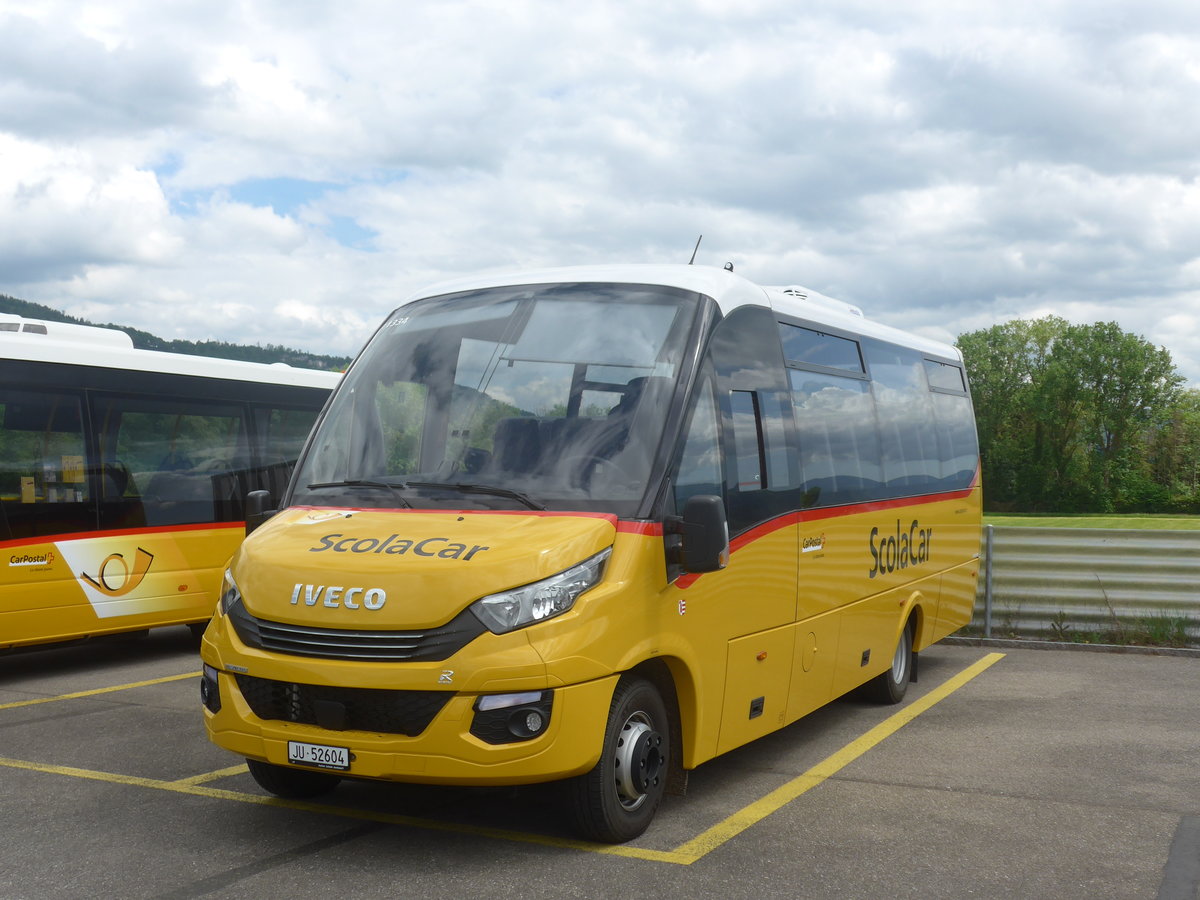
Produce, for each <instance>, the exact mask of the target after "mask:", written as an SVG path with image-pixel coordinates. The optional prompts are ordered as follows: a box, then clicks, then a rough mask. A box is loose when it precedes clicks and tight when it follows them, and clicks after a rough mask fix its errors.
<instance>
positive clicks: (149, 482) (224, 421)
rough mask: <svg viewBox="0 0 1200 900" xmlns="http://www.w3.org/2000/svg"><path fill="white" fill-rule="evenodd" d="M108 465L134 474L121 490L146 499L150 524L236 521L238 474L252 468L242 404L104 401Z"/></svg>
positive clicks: (103, 446) (103, 448)
mask: <svg viewBox="0 0 1200 900" xmlns="http://www.w3.org/2000/svg"><path fill="white" fill-rule="evenodd" d="M96 408H97V415H98V419H99V421H101V422H102V423H103V427H102V431H101V437H100V452H101V458H102V464H103V465H105V466H112V467H113V468H115V469H118V470H121V471H123V472H125V473H128V476H127V481H126V484H125V487H124V490H123V491H122V496H123V497H126V498H131V497H137V498H139V499H140V500H141V504H142V510H143V513H144V516H145V523H146V524H147V525H184V524H195V523H202V522H214V521H215V522H221V521H236V520H237V518H238V516H239V513H240V506H238V503H239V497H238V494H237V485H236V477H235V476H236V473H238V472H241V471H245V470H247V469H248V468H249V467H250V462H251V460H250V452H249V444H248V441H247V434H246V425H245V417H244V415H243V409H242V407H241V406H240V405H238V404H232V403H221V402H208V401H203V400H177V401H170V402H168V401H163V400H149V399H144V398H137V397H105V398H102V399H100V400H98V401H97V404H96Z"/></svg>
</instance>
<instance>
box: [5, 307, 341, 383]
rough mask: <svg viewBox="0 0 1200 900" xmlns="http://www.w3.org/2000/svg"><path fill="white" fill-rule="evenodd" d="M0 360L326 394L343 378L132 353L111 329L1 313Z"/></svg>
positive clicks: (277, 365)
mask: <svg viewBox="0 0 1200 900" xmlns="http://www.w3.org/2000/svg"><path fill="white" fill-rule="evenodd" d="M0 358H2V359H18V360H28V361H29V362H52V363H61V364H63V365H74V366H100V367H101V368H106V369H130V370H134V371H138V372H166V373H169V374H172V375H192V376H196V377H199V378H225V379H228V380H230V381H254V382H266V383H270V384H291V385H296V386H298V387H315V388H323V389H325V390H332V389H333V388H334V386H335V385H336V384H337V382H338V379H339V378H340V377H341V374H340V373H338V372H323V371H321V370H319V369H299V368H295V367H293V366H289V365H286V364H284V363H270V364H267V363H254V362H243V361H241V360H235V359H218V358H216V357H212V356H192V355H190V354H186V353H166V352H163V351H159V350H136V349H134V346H133V340H132V339H131V338H130V337H129V335H128V334H126V333H125V332H123V331H118V330H116V329H114V328H97V327H94V326H90V325H74V324H71V323H67V322H48V321H44V320H41V319H27V318H23V317H22V316H14V315H7V314H2V313H0Z"/></svg>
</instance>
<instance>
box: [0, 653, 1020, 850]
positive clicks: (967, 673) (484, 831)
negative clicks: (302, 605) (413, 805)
mask: <svg viewBox="0 0 1200 900" xmlns="http://www.w3.org/2000/svg"><path fill="white" fill-rule="evenodd" d="M1003 658H1004V654H1003V653H990V654H988V655H987V656H985V657H983V658H982V659H980V660H979V661H978V662H976V663H974V664H973V665H971V666H968V667H967V668H966V669H964V670H963V671H961V672H959V673H958V674H957V675H955V676H953V677H952V678H950V679H948V680H947V681H946V682H944V683H943V684H941V685H939V686H938V687H936V688H934V689H933V690H932V691H930V692H929V693H928V694H925V695H924V696H923V697H920V698H919V699H917V700H914V701H913V702H912V703H910V704H909V705H908V706H906V707H904V708H903V709H901V710H899V711H898V712H896V713H895V714H893V715H892V716H889V717H888V718H887V719H885V720H884V721H883V722H881V723H879V724H878V725H876V726H875V727H874V728H872V729H871V730H870V731H868V732H867V733H866V734H864V735H862V737H859V738H858V739H856V740H854V741H852V742H850V743H849V744H847V745H846V746H845V747H843V748H842V749H841V750H839V751H838V752H836V753H834V754H833V755H831V756H829V757H827V758H826V759H824V760H823V761H821V762H819V763H817V765H815V766H813V767H812V768H811V769H809V770H808V771H807V772H805V773H803V774H802V775H798V776H797V777H796V778H793V779H792V780H791V781H789V782H788V783H787V784H785V785H783V786H782V787H779V788H776V789H775V790H774V791H772V792H771V793H769V794H767V795H766V796H765V797H762V798H761V799H759V800H756V801H754V802H753V803H751V804H749V805H748V806H746V807H744V808H743V809H741V810H739V811H738V812H736V813H734V814H733V815H731V816H729V817H728V818H727V819H725V820H724V821H723V822H719V823H717V824H716V825H714V826H713V827H712V828H709V829H708V830H706V831H704V832H702V833H701V834H699V835H697V836H696V837H694V838H693V839H692V840H690V841H687V842H686V843H684V844H681V845H680V846H679V847H677V848H675V849H674V850H649V849H643V848H640V847H628V846H623V845H622V846H612V845H608V844H593V843H589V842H587V841H576V840H570V839H567V838H557V837H551V836H548V835H538V834H528V833H525V832H518V831H507V830H505V829H501V828H488V827H483V826H478V825H465V824H460V823H450V822H438V821H434V820H432V819H420V818H417V817H415V816H405V815H398V814H394V813H383V812H371V811H368V810H361V809H351V808H348V807H341V806H328V805H325V804H322V803H313V802H309V801H304V800H285V799H283V798H280V797H273V796H266V795H262V794H246V793H243V792H241V791H228V790H222V789H221V788H212V787H204V786H203V784H202V782H204V781H209V780H213V779H215V778H220V777H223V776H224V775H234V774H238V773H240V772H241V771H243V770H244V769H245V766H231V767H230V768H228V769H222V770H220V771H218V772H211V773H207V774H204V775H197V776H193V777H191V778H184V779H181V780H179V781H162V780H159V779H155V778H141V777H138V776H134V775H116V774H112V773H109V772H97V771H93V770H90V769H78V768H73V767H70V766H52V765H45V764H42V763H33V762H26V761H24V760H19V759H6V758H4V757H0V766H6V767H8V768H13V769H25V770H28V771H33V772H44V773H48V774H54V775H68V776H71V777H74V778H86V779H90V780H93V781H104V782H109V783H112V784H128V785H135V786H138V787H146V788H153V789H155V790H163V791H174V792H176V793H180V794H191V795H194V796H199V797H211V798H214V799H219V800H234V801H237V802H239V803H253V804H256V805H258V806H276V807H281V808H284V809H295V810H300V811H303V812H314V813H323V814H325V815H334V816H340V817H343V818H348V819H361V820H365V821H371V822H382V823H384V824H388V825H403V826H409V827H415V828H422V829H425V830H429V831H449V832H454V833H457V834H469V835H476V836H479V837H489V838H497V839H500V840H508V841H520V842H523V843H532V844H541V845H543V846H548V847H558V848H563V849H572V850H586V851H588V852H592V853H604V854H608V855H611V856H624V857H630V858H634V859H644V860H650V861H652V862H663V863H674V864H676V865H684V866H686V865H691V864H692V863H694V862H696V861H697V860H698V859H701V858H702V857H704V856H705V855H706V854H708V853H711V852H712V851H713V850H715V849H716V848H717V847H719V846H721V845H722V844H724V843H725V842H727V841H729V840H731V839H732V838H734V837H736V836H737V835H738V834H740V833H741V832H743V831H745V830H746V829H747V828H749V827H750V826H751V825H754V824H756V823H758V822H761V821H762V820H763V819H765V818H766V817H767V816H769V815H771V813H773V812H776V811H778V810H779V809H781V808H782V807H784V806H786V805H787V804H788V803H790V802H791V801H793V800H795V799H796V798H797V797H799V796H800V795H801V794H803V793H805V792H806V791H808V790H810V789H811V788H814V787H816V786H817V785H819V784H821V783H822V782H823V781H825V780H826V779H828V778H830V777H831V776H833V775H835V774H836V773H838V772H839V771H841V770H842V769H843V768H845V767H846V766H848V765H849V764H850V763H852V762H854V761H855V760H856V759H858V758H859V757H861V756H862V755H863V754H864V753H866V752H867V751H868V750H870V749H871V748H872V747H874V746H876V745H877V744H879V743H880V742H881V741H883V740H884V739H886V738H888V737H890V736H891V735H893V734H895V733H896V732H897V731H899V730H900V729H901V728H903V727H904V726H905V725H907V724H908V723H909V722H911V721H912V720H913V719H915V718H917V716H919V715H921V714H922V713H924V712H927V711H928V710H929V709H930V708H931V707H933V706H934V705H935V704H937V703H940V702H941V701H942V700H944V699H946V698H947V697H949V696H950V695H951V694H953V693H954V692H955V691H957V690H958V689H959V688H961V687H963V685H965V684H966V683H967V682H969V681H970V680H971V679H973V678H975V677H976V676H977V675H979V674H981V673H982V672H983V671H985V670H986V669H988V668H989V667H991V666H992V665H994V664H995V663H997V662H999V661H1000V660H1001V659H1003ZM185 677H192V676H190V675H188V676H176V678H185ZM172 680H176V679H173V678H168V679H159V681H172ZM144 683H145V684H155V683H158V682H144ZM137 686H138V685H126V687H137ZM109 690H117V688H110V689H109ZM85 693H98V692H85ZM67 696H79V695H67ZM55 699H65V698H55ZM34 702H39V701H34ZM0 708H3V707H0Z"/></svg>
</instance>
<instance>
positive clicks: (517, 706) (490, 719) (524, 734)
mask: <svg viewBox="0 0 1200 900" xmlns="http://www.w3.org/2000/svg"><path fill="white" fill-rule="evenodd" d="M553 705H554V692H553V691H526V692H524V693H520V694H488V695H486V696H483V697H480V698H479V699H478V700H476V701H475V718H474V719H473V720H472V721H471V734H473V735H475V737H477V738H479V739H480V740H482V741H486V742H487V743H489V744H514V743H516V742H517V741H528V740H531V739H532V738H535V737H537V736H538V735H540V734H544V733H545V731H546V729H547V728H548V727H549V725H550V710H551V708H552V707H553Z"/></svg>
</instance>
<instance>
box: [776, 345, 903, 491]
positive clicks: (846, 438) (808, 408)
mask: <svg viewBox="0 0 1200 900" xmlns="http://www.w3.org/2000/svg"><path fill="white" fill-rule="evenodd" d="M789 375H790V376H791V381H792V403H793V404H794V405H795V410H796V433H797V444H798V445H799V450H800V472H801V476H802V477H803V479H804V498H803V504H802V505H803V506H840V505H843V504H846V503H857V502H860V501H863V500H871V499H876V498H877V497H879V496H880V492H881V482H882V472H881V466H880V450H879V439H878V437H877V435H876V432H875V408H874V402H873V400H872V398H871V389H870V384H869V383H868V382H866V381H861V380H859V379H857V378H843V377H840V376H837V375H825V374H822V373H819V372H806V371H802V370H800V369H790V370H789Z"/></svg>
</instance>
